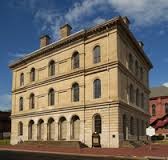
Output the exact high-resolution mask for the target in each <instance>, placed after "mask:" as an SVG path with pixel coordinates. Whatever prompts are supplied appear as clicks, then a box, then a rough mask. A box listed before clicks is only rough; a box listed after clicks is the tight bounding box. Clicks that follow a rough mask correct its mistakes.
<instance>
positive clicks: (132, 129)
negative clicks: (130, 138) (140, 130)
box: [130, 117, 134, 135]
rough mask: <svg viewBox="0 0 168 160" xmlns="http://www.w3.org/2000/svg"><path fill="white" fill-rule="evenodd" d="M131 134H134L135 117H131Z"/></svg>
mask: <svg viewBox="0 0 168 160" xmlns="http://www.w3.org/2000/svg"><path fill="white" fill-rule="evenodd" d="M130 134H131V135H134V118H133V117H131V118H130Z"/></svg>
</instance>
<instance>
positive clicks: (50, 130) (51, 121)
mask: <svg viewBox="0 0 168 160" xmlns="http://www.w3.org/2000/svg"><path fill="white" fill-rule="evenodd" d="M47 128H48V140H54V136H55V123H54V119H53V118H50V119H49V120H48V125H47Z"/></svg>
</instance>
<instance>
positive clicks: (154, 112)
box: [152, 104, 156, 116]
mask: <svg viewBox="0 0 168 160" xmlns="http://www.w3.org/2000/svg"><path fill="white" fill-rule="evenodd" d="M152 116H156V106H155V104H153V105H152Z"/></svg>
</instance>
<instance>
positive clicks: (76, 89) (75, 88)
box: [72, 83, 79, 102]
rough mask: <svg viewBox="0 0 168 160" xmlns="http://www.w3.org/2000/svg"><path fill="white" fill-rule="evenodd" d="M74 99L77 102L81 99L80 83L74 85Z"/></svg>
mask: <svg viewBox="0 0 168 160" xmlns="http://www.w3.org/2000/svg"><path fill="white" fill-rule="evenodd" d="M72 101H73V102H77V101H79V84H78V83H74V84H73V85H72Z"/></svg>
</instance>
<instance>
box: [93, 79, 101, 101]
mask: <svg viewBox="0 0 168 160" xmlns="http://www.w3.org/2000/svg"><path fill="white" fill-rule="evenodd" d="M93 95H94V98H101V81H100V79H95V80H94V82H93Z"/></svg>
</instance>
